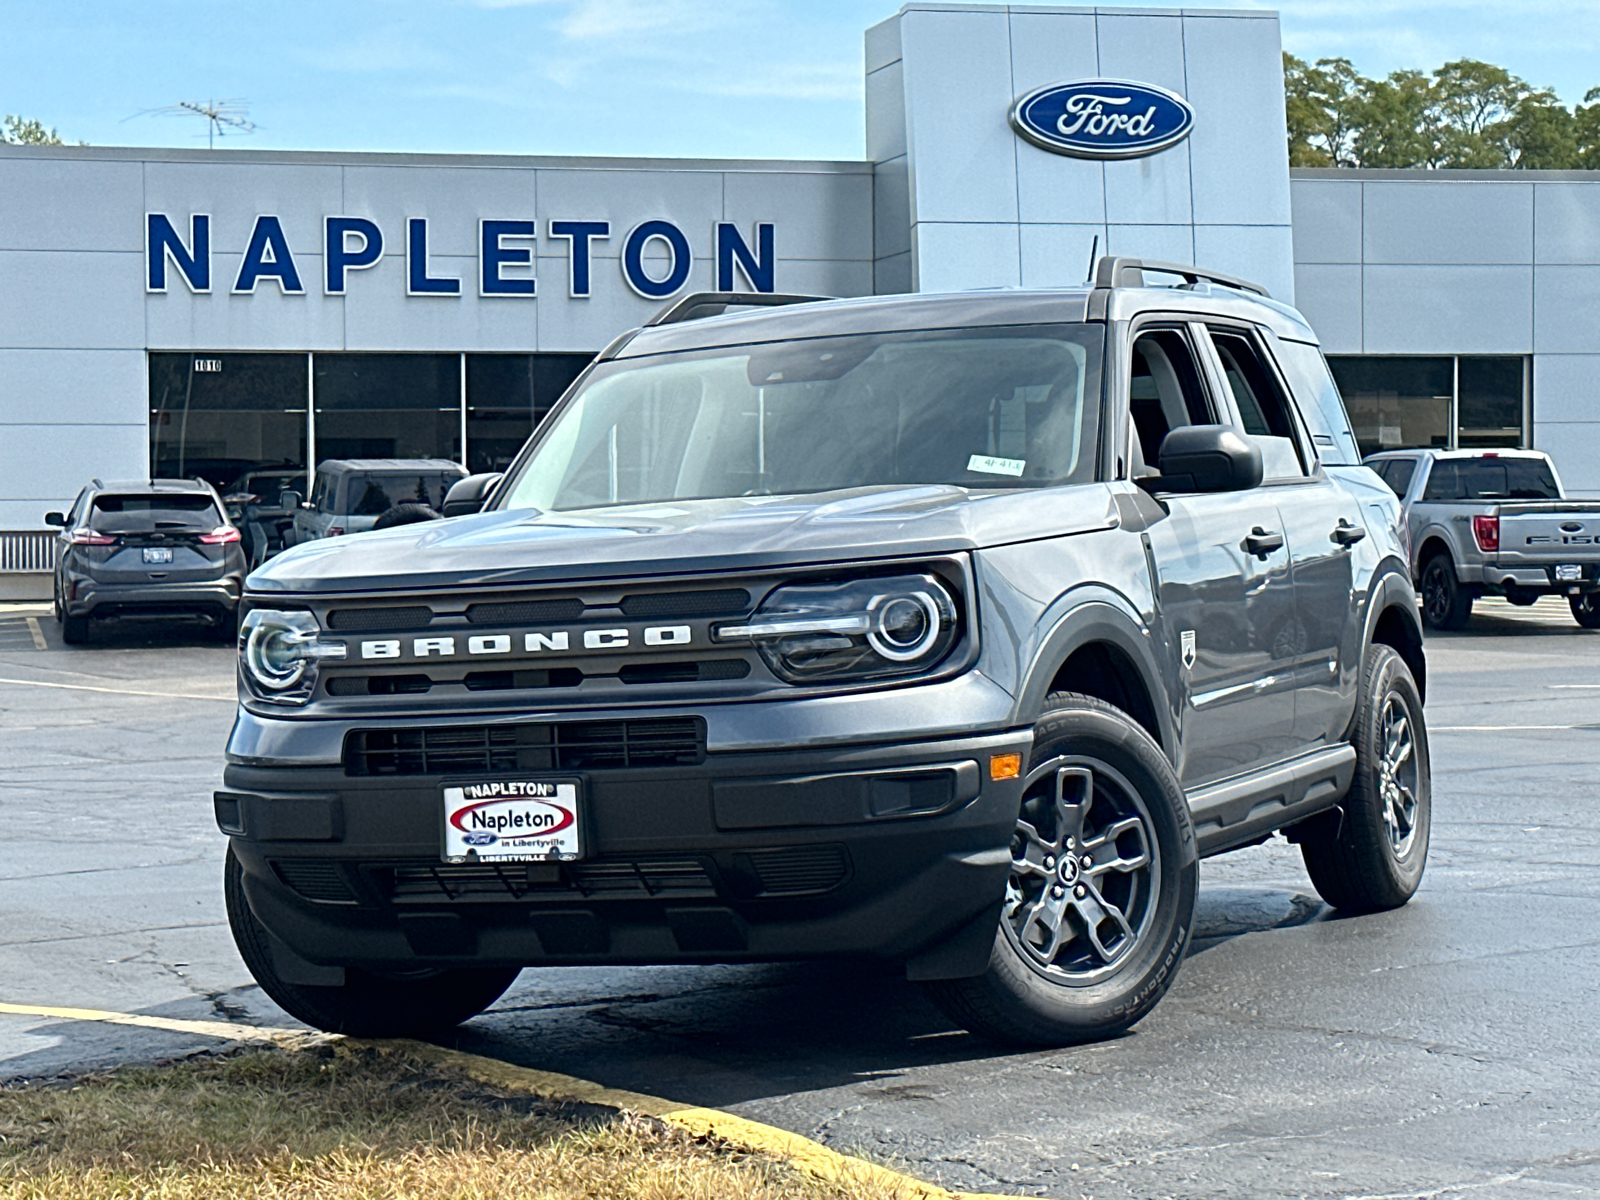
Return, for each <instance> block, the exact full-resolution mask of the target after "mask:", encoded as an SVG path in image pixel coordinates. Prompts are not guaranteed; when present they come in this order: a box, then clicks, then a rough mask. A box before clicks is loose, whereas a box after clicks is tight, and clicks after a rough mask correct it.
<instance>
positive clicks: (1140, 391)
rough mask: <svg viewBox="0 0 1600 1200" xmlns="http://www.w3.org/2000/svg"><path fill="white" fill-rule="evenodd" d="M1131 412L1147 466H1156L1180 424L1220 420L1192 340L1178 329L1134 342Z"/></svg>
mask: <svg viewBox="0 0 1600 1200" xmlns="http://www.w3.org/2000/svg"><path fill="white" fill-rule="evenodd" d="M1128 410H1129V413H1130V415H1131V416H1132V418H1133V427H1134V430H1135V432H1136V435H1137V436H1136V438H1135V446H1136V447H1137V449H1138V451H1139V453H1140V455H1141V456H1142V457H1143V459H1144V462H1143V463H1142V464H1140V463H1135V464H1134V467H1135V469H1136V470H1137V468H1138V467H1140V466H1141V465H1142V466H1144V467H1147V468H1151V469H1153V468H1155V467H1156V465H1157V464H1158V463H1159V462H1160V461H1161V442H1162V440H1163V439H1164V438H1165V437H1166V436H1167V434H1168V433H1170V432H1171V431H1172V430H1174V429H1176V428H1177V427H1178V426H1180V425H1209V424H1211V423H1212V422H1213V421H1214V420H1215V418H1214V417H1213V416H1212V415H1211V407H1210V405H1209V404H1207V403H1206V393H1205V387H1204V385H1202V384H1201V382H1200V370H1199V368H1198V367H1197V366H1196V364H1195V357H1194V350H1193V348H1192V347H1191V346H1190V345H1189V339H1188V338H1187V337H1186V336H1185V335H1184V334H1182V333H1180V332H1179V331H1178V330H1176V329H1156V330H1151V331H1150V332H1148V333H1141V334H1140V335H1139V336H1138V337H1137V338H1135V339H1134V342H1133V364H1132V371H1131V373H1130V376H1129V381H1128Z"/></svg>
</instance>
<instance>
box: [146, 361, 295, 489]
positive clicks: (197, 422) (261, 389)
mask: <svg viewBox="0 0 1600 1200" xmlns="http://www.w3.org/2000/svg"><path fill="white" fill-rule="evenodd" d="M305 465H306V356H305V355H304V354H210V353H207V354H158V353H152V354H151V355H150V474H151V476H152V477H154V478H158V479H192V478H194V477H196V476H198V477H200V478H202V479H206V480H209V481H210V482H211V483H212V484H214V485H215V486H216V487H217V488H219V489H222V490H224V491H226V490H227V489H228V487H229V485H230V484H232V483H233V482H234V481H235V480H237V479H239V478H240V477H241V476H243V475H245V474H246V473H248V472H250V471H252V470H258V469H262V468H268V469H270V468H274V467H277V468H284V469H298V470H302V471H303V470H305Z"/></svg>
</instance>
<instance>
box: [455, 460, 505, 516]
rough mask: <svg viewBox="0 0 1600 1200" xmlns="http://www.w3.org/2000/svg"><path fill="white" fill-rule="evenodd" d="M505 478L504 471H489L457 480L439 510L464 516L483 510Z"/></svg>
mask: <svg viewBox="0 0 1600 1200" xmlns="http://www.w3.org/2000/svg"><path fill="white" fill-rule="evenodd" d="M503 478H504V473H503V472H500V471H489V472H485V473H484V474H482V475H468V476H467V477H466V478H465V479H458V480H456V481H455V482H454V483H452V484H451V485H450V490H449V491H448V492H446V493H445V494H444V503H443V504H442V505H440V506H439V511H440V512H441V513H443V514H444V515H445V516H447V517H464V516H467V515H468V514H469V513H475V512H482V511H483V506H484V505H485V504H487V503H488V502H489V497H490V496H492V495H493V494H494V489H495V488H496V487H497V486H499V483H500V480H501V479H503Z"/></svg>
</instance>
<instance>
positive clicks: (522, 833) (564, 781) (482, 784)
mask: <svg viewBox="0 0 1600 1200" xmlns="http://www.w3.org/2000/svg"><path fill="white" fill-rule="evenodd" d="M587 824H588V822H587V820H586V814H585V812H584V805H583V780H582V779H581V778H578V777H577V776H573V775H542V776H521V777H516V778H511V777H507V778H500V779H468V780H446V781H445V782H444V783H443V784H441V785H440V806H439V857H440V860H441V861H443V862H447V863H474V862H482V863H541V862H577V861H579V860H580V859H582V858H583V857H584V856H585V854H586V853H587V851H588V847H587V845H586V837H585V834H586V832H587V829H586V827H587Z"/></svg>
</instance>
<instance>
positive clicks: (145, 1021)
mask: <svg viewBox="0 0 1600 1200" xmlns="http://www.w3.org/2000/svg"><path fill="white" fill-rule="evenodd" d="M0 1014H3V1015H6V1016H13V1017H52V1018H54V1019H56V1020H59V1021H98V1022H101V1023H103V1024H108V1025H132V1026H135V1027H137V1028H139V1029H159V1030H161V1031H162V1032H163V1033H192V1034H195V1035H196V1036H198V1037H211V1038H222V1039H223V1040H225V1041H230V1042H289V1041H296V1040H299V1039H303V1038H308V1037H316V1036H317V1035H316V1034H311V1033H307V1032H306V1031H304V1030H298V1029H270V1028H263V1027H261V1026H258V1025H236V1024H234V1023H233V1022H231V1021H184V1020H179V1019H178V1018H176V1017H149V1016H143V1015H141V1014H139V1013H119V1012H108V1011H107V1010H105V1009H101V1008H59V1007H56V1006H53V1005H48V1004H6V1003H3V1002H0Z"/></svg>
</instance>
